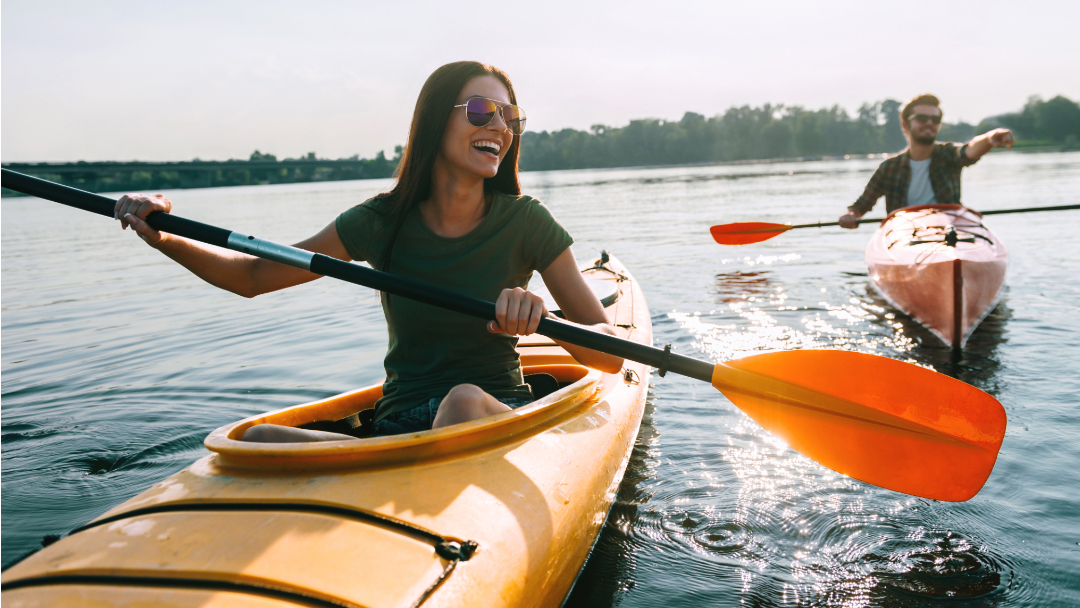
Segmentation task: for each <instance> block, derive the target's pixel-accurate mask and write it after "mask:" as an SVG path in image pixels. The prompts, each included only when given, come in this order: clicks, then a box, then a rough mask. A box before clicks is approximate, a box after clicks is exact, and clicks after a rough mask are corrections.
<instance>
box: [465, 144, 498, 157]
mask: <svg viewBox="0 0 1080 608" xmlns="http://www.w3.org/2000/svg"><path fill="white" fill-rule="evenodd" d="M472 147H473V149H475V150H476V151H478V152H480V153H481V154H486V155H488V156H493V157H495V158H499V151H501V150H502V142H500V141H498V140H495V139H478V140H476V141H474V142H472Z"/></svg>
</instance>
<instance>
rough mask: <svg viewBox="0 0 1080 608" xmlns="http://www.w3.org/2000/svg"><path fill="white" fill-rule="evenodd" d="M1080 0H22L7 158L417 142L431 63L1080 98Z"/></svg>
mask: <svg viewBox="0 0 1080 608" xmlns="http://www.w3.org/2000/svg"><path fill="white" fill-rule="evenodd" d="M1077 23H1080V2H1076V1H1075V0H1070V1H1056V2H1051V1H1043V0H1028V1H1026V2H1023V3H1018V2H999V1H996V0H984V1H981V2H943V1H941V0H938V1H936V2H922V1H908V2H894V3H887V2H866V1H861V2H820V1H818V2H806V1H805V0H798V1H795V0H791V1H789V0H773V1H771V2H746V1H743V2H725V1H720V0H711V1H705V2H696V1H690V2H671V1H668V2H659V1H656V0H652V1H650V2H634V1H622V2H587V1H583V0H577V1H571V2H564V1H562V0H546V1H543V2H532V1H529V0H522V1H519V2H481V1H478V0H474V1H472V2H461V1H457V2H409V1H407V0H398V1H395V2H386V1H385V0H383V1H379V2H366V1H337V2H329V1H319V0H305V1H303V2H300V1H295V2H275V1H272V0H262V1H259V2H254V1H252V2H248V1H241V0H235V1H234V0H217V1H215V2H206V1H203V0H186V1H184V2H180V1H157V2H153V1H152V2H146V1H145V0H144V1H139V2H110V1H105V0H100V1H98V0H96V1H94V2H85V1H78V2H65V1H50V0H33V1H24V0H3V1H2V2H0V28H2V36H0V97H2V100H0V123H2V124H0V160H2V161H3V162H30V161H35V162H37V161H53V162H61V161H76V160H87V161H97V160H145V161H168V160H191V159H193V158H200V159H203V160H224V159H228V158H247V157H248V156H249V155H250V154H251V153H252V151H254V150H259V151H261V152H264V153H272V154H275V155H277V156H278V158H285V157H296V156H300V155H304V154H307V153H308V152H315V153H316V154H317V155H318V156H319V157H320V158H343V157H348V156H352V155H354V154H359V155H360V156H361V157H369V158H370V157H372V156H374V155H375V154H376V152H378V151H379V150H384V151H386V152H387V154H388V155H392V153H393V149H394V146H395V145H398V144H403V143H404V142H405V139H406V137H407V135H408V126H409V121H410V117H411V115H412V110H413V106H414V104H415V102H416V96H417V94H418V93H419V91H420V87H421V86H422V85H423V83H424V80H425V79H426V78H427V76H428V75H429V74H430V73H431V72H432V71H433V70H434V69H435V68H437V67H439V66H440V65H443V64H445V63H448V62H451V61H458V60H462V59H474V60H478V61H482V62H485V63H490V64H492V65H495V66H497V67H499V68H501V69H503V70H505V71H506V72H507V73H508V74H509V75H510V77H511V79H512V80H513V82H514V86H515V88H516V90H517V94H518V101H519V104H520V105H521V106H522V107H523V108H524V109H525V111H526V114H527V116H528V128H529V130H533V131H541V130H556V129H561V128H566V127H572V128H577V129H587V128H588V127H589V126H591V125H593V124H605V125H611V126H622V125H625V124H627V123H628V122H629V121H630V120H631V119H635V118H663V119H668V120H678V119H679V118H680V117H681V116H682V115H683V113H684V112H687V111H692V112H697V113H700V114H704V115H706V116H712V115H715V114H719V113H722V112H723V111H724V110H726V109H727V108H729V107H731V106H741V105H753V106H757V105H761V104H763V103H766V102H769V103H773V104H785V105H800V106H804V107H807V108H820V107H828V106H833V105H836V104H839V105H840V106H842V107H844V108H846V109H848V110H849V111H854V110H856V109H857V108H858V107H859V106H860V105H861V104H862V103H863V102H868V101H869V102H874V101H879V100H882V99H886V98H893V99H899V100H906V99H909V98H911V97H913V96H915V95H917V94H920V93H923V92H932V93H934V94H936V95H937V96H938V97H940V98H941V99H942V104H943V109H944V112H945V118H946V121H950V122H955V121H957V120H964V121H967V122H973V123H977V122H978V121H979V120H981V119H983V118H985V117H987V116H992V115H995V114H1001V113H1004V112H1010V111H1016V110H1019V109H1020V108H1021V107H1022V106H1023V104H1024V103H1025V101H1026V100H1027V99H1028V97H1029V96H1031V95H1040V96H1042V97H1043V98H1047V99H1048V98H1050V97H1053V96H1055V95H1065V96H1066V97H1069V98H1070V99H1073V100H1080V36H1077V34H1076V27H1077V26H1076V24H1077Z"/></svg>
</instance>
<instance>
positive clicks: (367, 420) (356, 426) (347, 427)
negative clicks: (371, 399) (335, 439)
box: [296, 408, 375, 439]
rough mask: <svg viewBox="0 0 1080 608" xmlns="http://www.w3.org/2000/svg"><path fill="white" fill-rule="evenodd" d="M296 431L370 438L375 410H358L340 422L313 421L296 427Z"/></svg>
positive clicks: (373, 429) (373, 430) (373, 426)
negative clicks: (324, 432)
mask: <svg viewBox="0 0 1080 608" xmlns="http://www.w3.org/2000/svg"><path fill="white" fill-rule="evenodd" d="M296 428H298V429H306V430H309V431H327V432H329V433H341V434H342V435H349V436H350V437H356V438H358V439H360V438H364V437H371V435H372V433H374V432H375V408H368V409H365V410H360V411H359V412H356V413H355V414H351V415H349V416H346V417H344V418H342V419H340V420H315V421H313V422H306V423H304V424H300V425H297V427H296Z"/></svg>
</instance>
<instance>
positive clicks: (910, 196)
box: [840, 94, 1015, 228]
mask: <svg viewBox="0 0 1080 608" xmlns="http://www.w3.org/2000/svg"><path fill="white" fill-rule="evenodd" d="M939 105H940V102H939V101H938V98H937V97H934V96H933V95H929V94H927V95H920V96H918V97H916V98H915V99H912V100H911V101H909V102H908V103H907V105H905V106H904V108H903V109H902V110H900V126H901V128H902V129H903V130H904V137H906V138H907V140H908V148H907V150H904V151H903V152H901V153H900V154H897V155H896V156H893V157H892V158H888V159H885V161H884V162H882V163H881V165H879V166H878V168H877V171H875V172H874V176H873V177H871V178H870V183H868V184H867V185H866V190H865V191H863V194H862V196H860V197H859V200H857V201H855V204H854V205H852V206H850V207H848V212H847V213H845V214H844V215H842V216H840V225H841V226H843V227H844V228H858V227H859V218H860V217H862V216H863V215H865V214H866V212H867V211H870V209H872V208H873V206H874V204H875V203H877V200H878V199H879V198H881V197H882V196H884V197H885V211H886V212H887V213H892V212H893V211H896V210H897V209H902V208H904V207H913V206H915V205H927V204H931V203H942V204H956V205H959V204H960V170H961V169H963V168H964V167H967V166H969V165H973V164H975V163H976V162H977V161H978V160H979V159H980V158H982V156H983V155H984V154H986V153H987V152H989V151H990V149H991V148H1011V147H1012V145H1013V142H1014V141H1015V140H1014V139H1013V134H1012V132H1011V131H1009V130H1008V129H994V130H993V131H989V132H987V133H983V134H982V135H980V136H978V137H976V138H975V139H972V140H971V141H969V142H968V143H966V144H964V145H963V146H957V145H956V144H951V143H935V140H937V135H938V130H939V129H941V117H942V113H941V108H940V107H939Z"/></svg>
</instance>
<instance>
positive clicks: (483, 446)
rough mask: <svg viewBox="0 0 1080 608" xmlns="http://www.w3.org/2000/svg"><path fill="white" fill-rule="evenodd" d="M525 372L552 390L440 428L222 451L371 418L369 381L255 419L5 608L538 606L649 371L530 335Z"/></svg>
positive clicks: (595, 528) (590, 524)
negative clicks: (604, 362)
mask: <svg viewBox="0 0 1080 608" xmlns="http://www.w3.org/2000/svg"><path fill="white" fill-rule="evenodd" d="M583 273H584V274H585V276H586V277H587V278H588V279H590V280H594V281H610V282H612V283H613V284H614V285H615V286H616V289H617V291H618V297H617V298H615V299H614V301H613V302H612V303H611V304H610V306H608V308H607V310H608V315H609V318H611V320H612V322H613V324H614V325H616V326H617V331H618V334H619V336H620V337H623V338H628V339H631V340H635V341H639V342H643V343H645V344H649V343H651V340H652V335H651V320H650V316H649V312H648V307H647V305H646V303H645V300H644V297H643V295H642V293H641V290H640V289H639V288H637V286H636V284H635V282H634V281H633V279H632V277H631V276H630V275H629V274H628V273H627V272H626V270H625V268H623V267H622V266H621V265H620V264H619V263H618V262H617V261H616V260H611V261H609V262H608V263H607V264H606V265H605V266H604V267H602V268H592V269H587V270H585V271H583ZM518 349H519V352H520V354H521V358H522V363H523V365H524V366H525V371H526V373H527V374H528V373H546V374H551V375H552V376H555V378H556V379H557V380H558V381H559V382H560V386H561V388H560V389H559V390H558V391H556V392H554V393H552V394H550V395H548V396H546V397H544V398H542V399H540V400H538V401H537V402H535V403H532V404H529V405H527V406H524V407H521V408H518V409H516V410H513V411H511V412H506V413H504V414H500V415H497V416H492V417H489V418H485V419H483V420H477V421H473V422H469V423H465V424H461V425H455V426H452V427H446V428H443V429H438V430H432V431H425V432H421V433H412V434H406V435H399V436H392V437H379V438H372V439H359V440H345V441H335V442H320V443H304V444H255V443H251V442H243V441H239V440H237V437H239V436H240V435H241V434H242V433H243V431H244V430H245V429H246V428H248V427H250V426H252V425H254V424H259V423H263V422H272V423H275V424H288V425H299V424H304V423H306V422H311V421H315V420H326V419H336V418H339V417H343V416H345V415H348V414H351V413H354V412H356V411H359V410H361V409H364V408H366V407H371V406H373V405H374V403H375V401H376V400H377V399H378V397H379V395H380V394H381V386H372V387H367V388H363V389H359V390H356V391H351V392H348V393H344V394H341V395H337V396H335V397H331V398H329V399H325V400H321V401H317V402H313V403H309V404H304V405H298V406H294V407H290V408H285V409H283V410H279V411H276V412H272V413H269V414H263V415H259V416H253V417H251V418H248V419H246V420H242V421H239V422H236V423H233V424H230V425H227V426H224V427H222V428H220V429H217V430H216V431H214V432H213V433H211V434H210V436H208V437H207V439H206V442H205V444H206V446H207V447H208V448H209V449H210V450H211V454H210V455H208V456H206V457H204V458H202V459H200V460H198V461H197V462H195V463H194V464H192V465H191V466H190V467H188V468H187V469H185V470H183V471H181V472H180V473H177V474H176V475H173V476H171V477H169V478H167V479H165V480H163V481H161V482H159V483H158V484H155V485H154V486H153V487H151V488H150V489H149V490H147V491H146V492H144V493H142V494H140V495H138V496H136V497H134V498H132V499H131V500H129V501H127V502H125V503H123V504H121V505H119V506H118V507H116V508H114V509H112V510H110V511H109V512H107V513H105V514H104V515H102V516H101V517H99V518H98V519H96V520H94V521H93V522H91V523H90V524H88V525H87V526H84V528H83V529H81V530H77V531H75V532H73V533H72V534H71V535H69V536H68V537H66V538H64V539H62V540H60V541H59V542H57V543H55V544H53V545H50V546H49V547H46V548H45V549H43V550H41V551H40V552H38V553H36V554H34V555H32V556H30V557H29V558H27V559H26V560H24V561H22V562H20V563H18V564H16V565H15V566H13V567H11V568H9V569H8V570H7V571H5V572H4V573H3V578H2V580H3V584H4V592H3V600H4V604H5V606H6V605H12V606H16V605H20V606H62V605H73V604H80V605H87V604H91V605H101V606H121V605H124V606H127V605H139V603H140V602H142V603H145V604H147V605H155V606H252V607H269V606H297V605H306V606H368V607H382V606H418V605H421V604H422V605H423V606H464V605H471V606H550V605H558V604H560V603H561V602H562V601H563V599H564V598H565V597H566V595H567V593H569V590H570V589H571V587H572V585H573V583H574V581H575V580H576V577H577V575H578V572H579V571H580V569H581V567H582V566H583V564H584V562H585V560H586V558H587V556H588V554H589V551H590V549H591V547H592V545H593V543H594V541H595V539H596V538H597V535H598V534H599V532H600V529H601V527H602V525H603V523H604V521H605V519H606V516H607V512H608V510H609V508H610V506H611V503H612V501H613V500H614V497H615V493H616V491H617V488H618V485H619V483H620V481H621V479H622V475H623V472H624V471H625V467H626V464H627V461H628V459H629V456H630V453H631V450H632V448H633V445H634V441H635V439H636V436H637V431H638V425H639V424H640V420H641V415H642V412H643V410H644V405H645V396H646V391H647V386H648V375H649V369H648V368H647V367H646V366H644V365H641V364H637V363H633V362H630V361H627V362H626V365H625V367H624V370H623V372H622V373H619V374H606V373H601V372H599V371H595V370H589V369H587V368H585V367H582V366H580V365H579V364H577V363H576V362H575V361H574V360H573V359H572V358H571V357H570V356H569V354H568V353H566V351H565V350H563V349H562V348H561V347H559V346H557V345H556V344H555V343H554V342H552V341H551V340H549V339H547V338H544V337H542V336H530V337H529V338H527V339H523V340H521V341H520V342H519V346H518Z"/></svg>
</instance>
